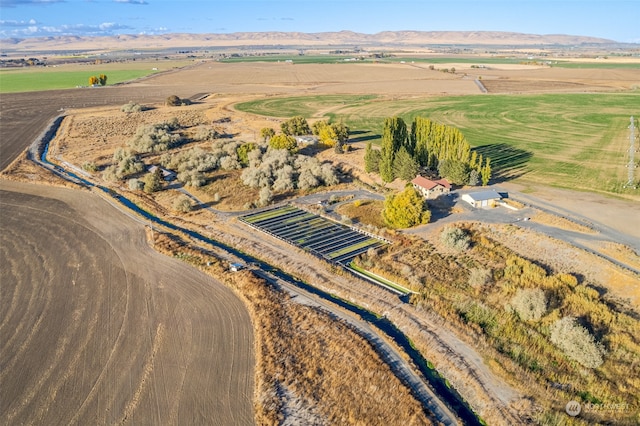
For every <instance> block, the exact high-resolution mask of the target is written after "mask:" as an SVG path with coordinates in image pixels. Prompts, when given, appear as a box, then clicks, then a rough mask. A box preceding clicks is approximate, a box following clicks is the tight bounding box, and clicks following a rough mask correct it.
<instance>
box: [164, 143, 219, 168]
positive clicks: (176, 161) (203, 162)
mask: <svg viewBox="0 0 640 426" xmlns="http://www.w3.org/2000/svg"><path fill="white" fill-rule="evenodd" d="M160 164H162V166H163V167H166V168H168V169H172V170H177V171H178V172H188V171H192V170H195V171H198V172H209V171H212V170H216V169H217V168H218V160H217V158H216V157H215V155H213V154H212V153H210V152H207V151H205V150H203V149H202V148H198V147H196V148H192V149H189V150H186V151H182V152H178V153H175V154H164V155H163V156H162V157H161V159H160Z"/></svg>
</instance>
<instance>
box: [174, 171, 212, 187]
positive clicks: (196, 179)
mask: <svg viewBox="0 0 640 426" xmlns="http://www.w3.org/2000/svg"><path fill="white" fill-rule="evenodd" d="M178 181H179V182H180V183H182V184H183V185H185V186H193V187H194V188H199V187H201V186H203V185H204V184H205V183H207V178H206V177H205V176H204V174H202V173H201V172H199V171H197V170H187V171H184V172H180V173H178Z"/></svg>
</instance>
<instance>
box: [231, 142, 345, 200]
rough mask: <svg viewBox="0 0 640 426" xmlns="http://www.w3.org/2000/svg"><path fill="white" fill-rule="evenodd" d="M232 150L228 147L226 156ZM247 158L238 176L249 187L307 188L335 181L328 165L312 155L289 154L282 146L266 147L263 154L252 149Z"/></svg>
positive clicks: (283, 189) (332, 183)
mask: <svg viewBox="0 0 640 426" xmlns="http://www.w3.org/2000/svg"><path fill="white" fill-rule="evenodd" d="M236 151H237V149H234V150H230V152H231V154H230V155H232V156H233V155H235V152H236ZM248 160H249V167H248V168H246V169H245V170H244V171H243V172H242V175H241V177H240V179H241V180H242V182H243V183H244V184H245V185H247V186H250V187H252V188H269V189H270V190H272V191H289V190H293V189H295V188H298V189H302V190H308V189H312V188H316V187H318V186H320V185H335V184H337V183H338V177H337V176H336V173H335V170H334V168H333V166H332V165H331V164H328V163H325V164H322V163H320V161H318V160H317V159H316V158H312V157H307V156H305V155H299V154H292V153H290V152H289V151H287V150H285V149H269V150H268V151H267V152H265V153H264V154H262V152H261V151H260V150H258V149H256V150H253V151H251V152H249V154H248Z"/></svg>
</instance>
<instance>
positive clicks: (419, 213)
mask: <svg viewBox="0 0 640 426" xmlns="http://www.w3.org/2000/svg"><path fill="white" fill-rule="evenodd" d="M382 219H384V222H385V223H386V224H387V225H388V226H389V227H391V228H410V227H412V226H415V225H422V224H425V223H429V220H430V219H431V212H430V211H429V210H428V209H427V204H426V202H425V200H424V198H422V196H421V195H420V193H419V192H418V191H416V190H415V188H413V187H412V186H407V187H406V188H405V189H404V191H402V192H400V193H399V194H391V195H389V196H388V197H387V198H386V199H385V200H384V209H383V210H382Z"/></svg>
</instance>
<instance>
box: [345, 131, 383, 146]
mask: <svg viewBox="0 0 640 426" xmlns="http://www.w3.org/2000/svg"><path fill="white" fill-rule="evenodd" d="M353 136H356V137H355V138H354V137H353ZM381 137H382V136H381V135H377V134H372V133H371V132H370V131H368V130H354V131H353V132H350V133H349V143H354V142H366V141H370V140H374V139H380V138H381Z"/></svg>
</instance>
